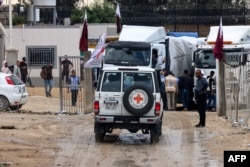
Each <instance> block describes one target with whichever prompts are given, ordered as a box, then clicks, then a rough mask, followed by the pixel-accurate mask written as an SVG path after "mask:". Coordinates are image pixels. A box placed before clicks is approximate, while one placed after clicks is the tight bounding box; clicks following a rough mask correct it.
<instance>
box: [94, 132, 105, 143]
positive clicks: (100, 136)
mask: <svg viewBox="0 0 250 167" xmlns="http://www.w3.org/2000/svg"><path fill="white" fill-rule="evenodd" d="M104 136H105V134H104V133H95V141H96V142H102V141H103V139H104Z"/></svg>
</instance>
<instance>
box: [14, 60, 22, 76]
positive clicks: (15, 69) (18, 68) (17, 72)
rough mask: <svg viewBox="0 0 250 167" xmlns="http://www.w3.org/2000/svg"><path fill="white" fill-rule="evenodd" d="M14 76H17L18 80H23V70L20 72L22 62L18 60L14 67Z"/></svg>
mask: <svg viewBox="0 0 250 167" xmlns="http://www.w3.org/2000/svg"><path fill="white" fill-rule="evenodd" d="M13 74H15V75H16V76H17V77H18V78H20V79H21V70H20V61H19V60H17V61H16V64H15V65H14V71H13Z"/></svg>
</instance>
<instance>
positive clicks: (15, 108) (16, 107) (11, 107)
mask: <svg viewBox="0 0 250 167" xmlns="http://www.w3.org/2000/svg"><path fill="white" fill-rule="evenodd" d="M22 106H23V105H18V106H10V109H11V110H18V109H20V108H21V107H22Z"/></svg>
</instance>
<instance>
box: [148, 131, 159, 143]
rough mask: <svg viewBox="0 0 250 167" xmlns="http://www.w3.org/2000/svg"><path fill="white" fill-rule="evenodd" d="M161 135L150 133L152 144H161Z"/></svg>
mask: <svg viewBox="0 0 250 167" xmlns="http://www.w3.org/2000/svg"><path fill="white" fill-rule="evenodd" d="M159 140H160V139H159V135H158V134H155V133H150V141H151V143H152V144H153V143H158V142H159Z"/></svg>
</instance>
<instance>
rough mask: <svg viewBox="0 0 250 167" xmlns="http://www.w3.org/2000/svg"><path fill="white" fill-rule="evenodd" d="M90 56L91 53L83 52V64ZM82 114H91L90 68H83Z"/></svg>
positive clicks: (91, 87)
mask: <svg viewBox="0 0 250 167" xmlns="http://www.w3.org/2000/svg"><path fill="white" fill-rule="evenodd" d="M90 56H91V52H89V51H87V52H84V63H86V62H87V61H88V60H89V59H90ZM84 90H85V91H84V114H89V113H92V112H93V92H94V90H93V78H92V68H84Z"/></svg>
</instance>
